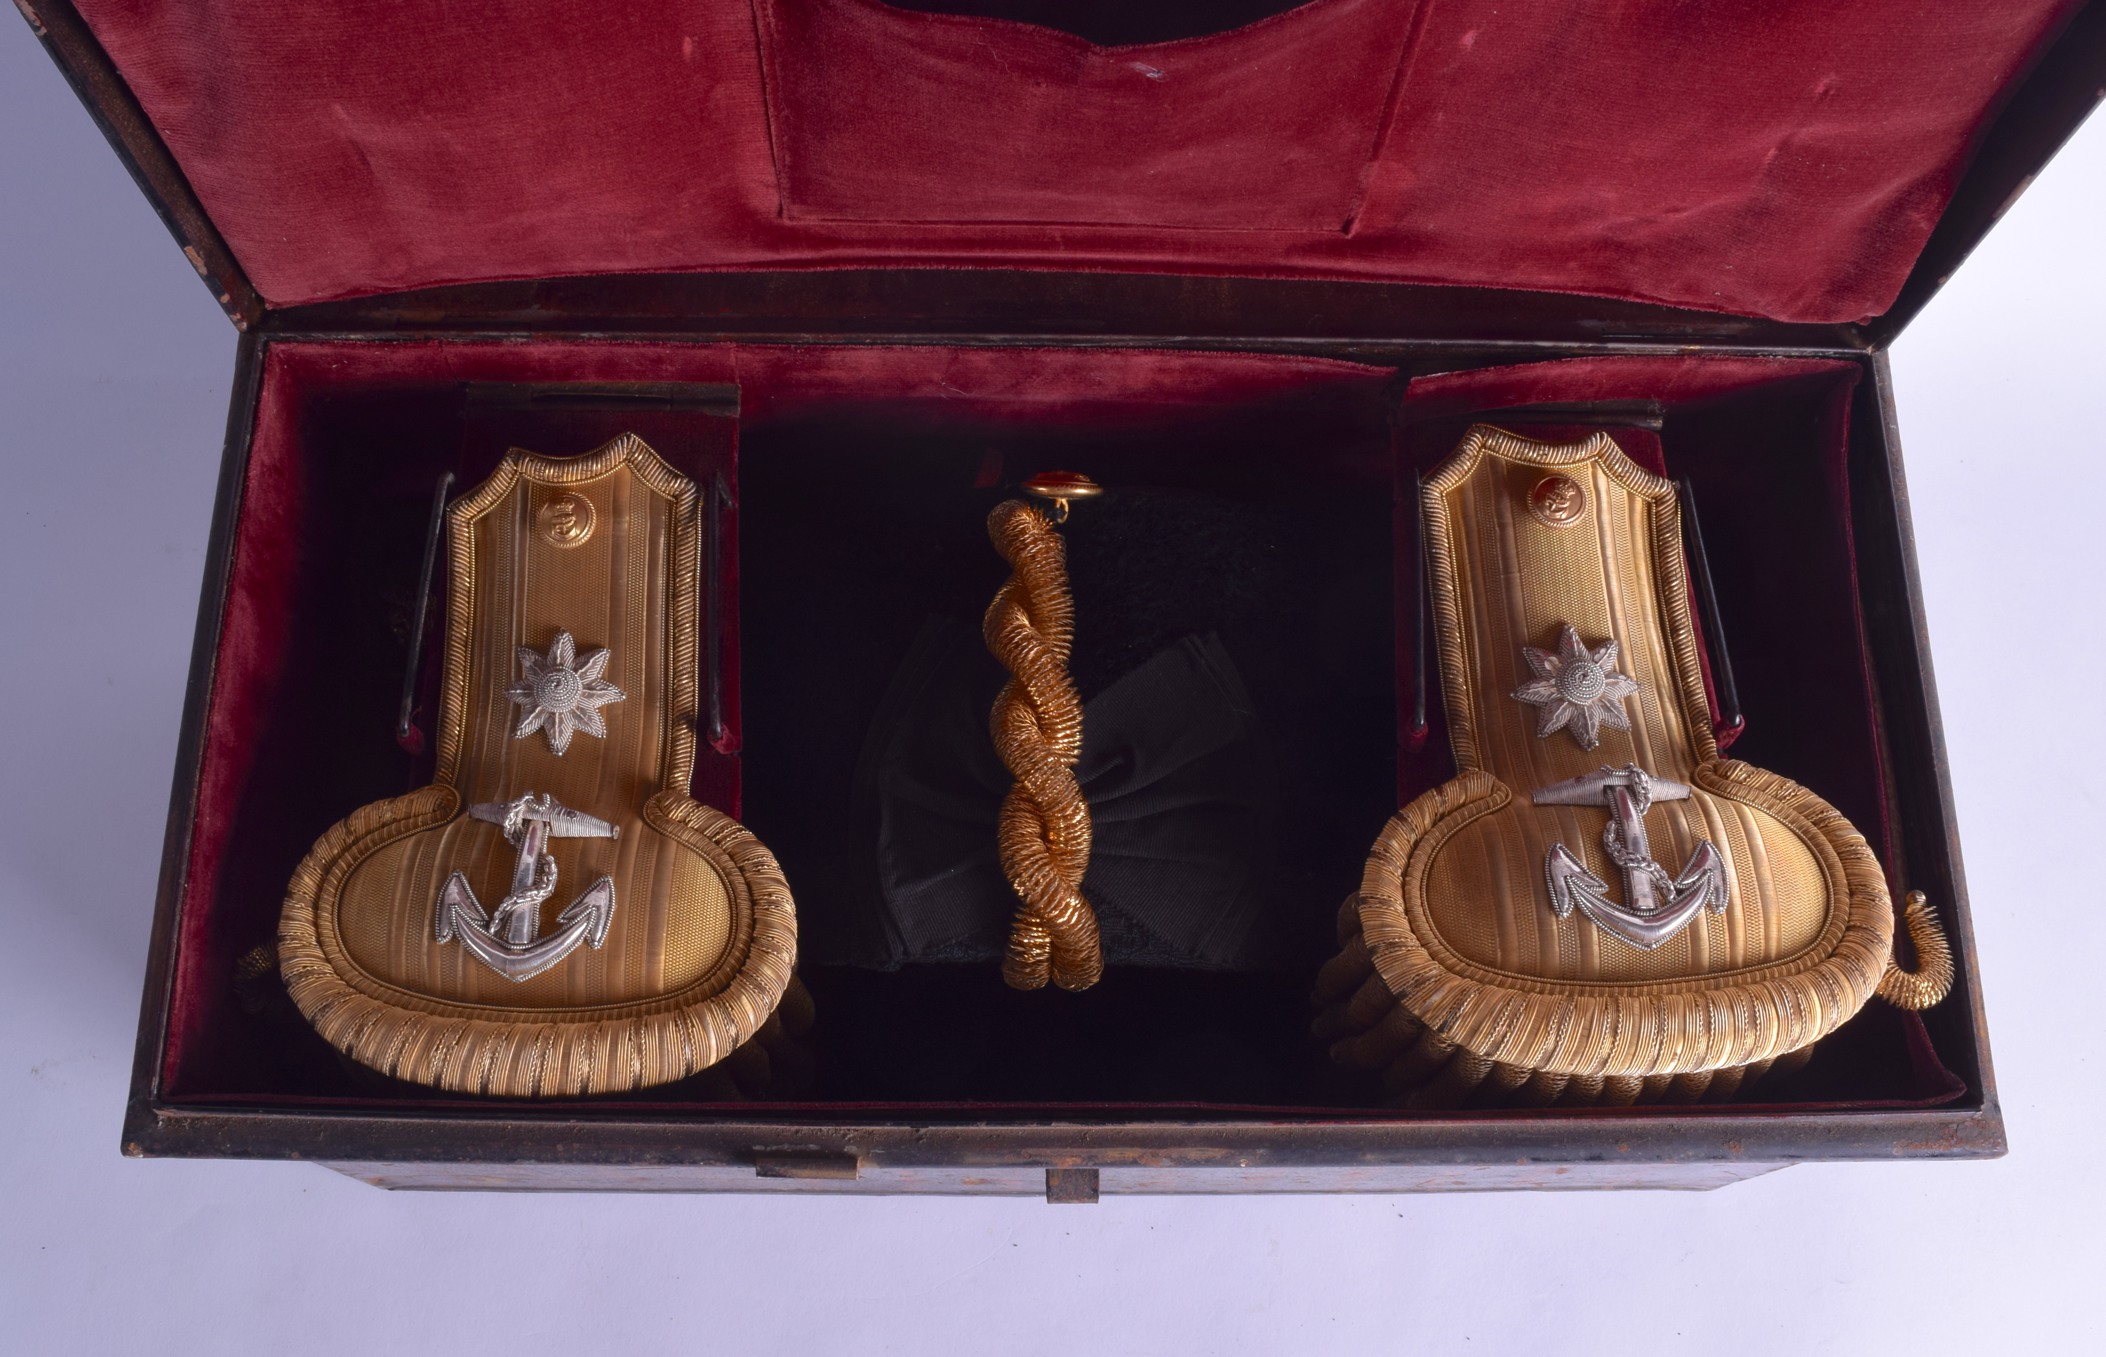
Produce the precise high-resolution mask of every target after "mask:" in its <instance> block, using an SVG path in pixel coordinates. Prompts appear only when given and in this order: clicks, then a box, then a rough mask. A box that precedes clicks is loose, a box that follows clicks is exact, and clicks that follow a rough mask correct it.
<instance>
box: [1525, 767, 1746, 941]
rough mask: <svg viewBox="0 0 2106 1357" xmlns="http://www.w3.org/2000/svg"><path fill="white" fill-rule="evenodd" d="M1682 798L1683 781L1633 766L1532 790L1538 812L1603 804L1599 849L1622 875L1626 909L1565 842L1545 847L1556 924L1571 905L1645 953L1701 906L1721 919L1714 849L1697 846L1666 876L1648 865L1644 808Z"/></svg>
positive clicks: (1722, 868)
mask: <svg viewBox="0 0 2106 1357" xmlns="http://www.w3.org/2000/svg"><path fill="white" fill-rule="evenodd" d="M1688 796H1689V786H1688V784H1687V783H1682V782H1676V781H1673V780H1672V779H1670V778H1664V777H1654V776H1653V775H1652V774H1650V773H1648V772H1646V771H1645V770H1644V769H1643V768H1640V767H1639V766H1638V765H1637V764H1635V763H1627V764H1625V765H1624V766H1623V767H1621V768H1604V769H1602V770H1601V771H1599V772H1594V773H1583V774H1581V775H1580V776H1578V777H1575V778H1567V779H1566V780H1565V781H1563V782H1559V783H1555V784H1553V785H1551V786H1548V787H1545V788H1543V789H1542V790H1541V791H1538V792H1537V793H1536V794H1535V796H1534V797H1533V798H1532V799H1533V800H1534V801H1535V803H1536V804H1537V805H1539V806H1586V805H1604V806H1606V807H1607V808H1608V811H1609V824H1608V827H1607V828H1606V829H1604V830H1603V831H1602V834H1601V844H1602V847H1603V848H1604V849H1606V850H1607V851H1608V854H1609V860H1610V861H1611V862H1613V863H1615V864H1616V865H1617V866H1618V867H1621V868H1622V869H1623V893H1624V899H1625V901H1626V903H1624V904H1621V905H1619V904H1617V903H1616V902H1615V901H1613V900H1611V899H1609V893H1608V892H1609V883H1608V882H1606V881H1603V880H1602V879H1601V878H1600V877H1598V876H1596V875H1595V874H1594V873H1592V872H1590V871H1588V870H1587V867H1586V864H1585V863H1582V862H1581V861H1580V860H1579V858H1578V857H1577V856H1576V855H1574V853H1573V852H1572V850H1571V849H1569V848H1567V847H1566V846H1565V845H1564V844H1562V843H1554V844H1552V845H1551V846H1550V851H1549V852H1548V853H1547V854H1545V855H1544V858H1543V875H1544V877H1545V879H1546V880H1547V881H1548V882H1549V885H1550V908H1551V909H1552V911H1553V912H1555V913H1556V914H1557V916H1558V917H1559V918H1560V919H1563V918H1566V917H1569V916H1570V915H1571V913H1572V907H1573V906H1574V905H1578V906H1579V907H1580V909H1582V910H1584V911H1585V912H1586V915H1587V917H1588V918H1590V919H1592V920H1593V921H1594V922H1595V924H1596V925H1598V926H1599V927H1601V928H1604V929H1606V930H1607V931H1609V932H1611V933H1614V934H1615V935H1616V936H1617V937H1619V938H1622V939H1623V940H1624V941H1625V942H1628V943H1629V944H1631V945H1632V946H1633V947H1640V948H1643V949H1645V950H1646V951H1648V952H1650V951H1651V950H1653V949H1654V948H1655V947H1658V946H1659V945H1660V944H1662V943H1664V942H1666V941H1667V940H1668V939H1669V938H1672V937H1673V936H1674V935H1675V934H1677V933H1679V932H1681V931H1682V929H1683V927H1684V926H1686V925H1687V924H1688V923H1689V921H1690V920H1691V919H1694V918H1695V917H1696V915H1697V911H1698V910H1700V909H1703V908H1704V907H1705V906H1707V905H1708V906H1710V908H1711V912H1712V913H1713V914H1719V913H1723V912H1724V910H1725V908H1726V900H1727V895H1726V864H1725V860H1724V859H1722V858H1721V857H1720V856H1719V853H1718V849H1717V847H1716V846H1715V845H1713V844H1712V843H1711V842H1710V841H1709V840H1705V841H1704V842H1702V843H1699V844H1698V845H1697V846H1696V851H1695V852H1693V853H1691V854H1690V855H1689V861H1688V862H1686V863H1684V864H1683V865H1682V873H1681V875H1679V876H1673V877H1670V876H1669V875H1668V874H1667V869H1666V868H1664V867H1662V866H1661V865H1660V864H1659V863H1657V862H1655V861H1653V850H1652V845H1651V844H1649V843H1648V842H1647V841H1646V837H1645V812H1646V810H1647V808H1648V807H1650V806H1651V805H1652V804H1653V802H1655V801H1681V800H1685V799H1687V798H1688Z"/></svg>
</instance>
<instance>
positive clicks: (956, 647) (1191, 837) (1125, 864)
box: [842, 618, 1281, 970]
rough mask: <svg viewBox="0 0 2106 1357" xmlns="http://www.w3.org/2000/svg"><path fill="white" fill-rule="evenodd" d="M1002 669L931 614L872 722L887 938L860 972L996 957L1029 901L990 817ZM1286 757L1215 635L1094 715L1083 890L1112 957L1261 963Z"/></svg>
mask: <svg viewBox="0 0 2106 1357" xmlns="http://www.w3.org/2000/svg"><path fill="white" fill-rule="evenodd" d="M1003 678H1004V675H1003V673H1002V671H1001V669H1000V667H999V666H998V665H996V664H994V663H993V661H992V660H991V659H990V658H989V657H988V655H987V652H986V650H985V648H984V647H983V646H982V644H981V640H980V636H979V634H978V632H976V631H974V630H973V629H972V628H971V627H969V626H967V625H965V624H964V623H962V622H959V621H956V620H953V619H949V618H937V619H931V620H930V621H929V622H928V623H927V624H926V625H925V626H924V627H923V629H922V631H921V633H920V635H919V636H918V637H917V638H916V640H915V643H914V645H913V647H912V649H911V650H910V651H909V653H908V655H907V657H906V659H905V660H904V661H903V662H902V664H901V665H900V667H899V670H898V672H897V674H896V675H895V677H894V679H893V681H892V684H891V686H890V688H889V689H888V690H887V692H886V695H885V698H884V701H883V703H882V705H881V706H880V708H879V711H878V713H877V716H876V719H875V720H874V721H873V723H872V729H871V734H870V739H869V741H868V743H867V744H866V746H865V749H864V752H863V757H862V762H861V765H860V766H859V768H858V772H857V778H856V798H857V807H856V810H857V819H858V821H859V822H861V823H863V824H865V825H867V826H868V827H869V829H870V830H871V833H872V836H873V841H874V842H875V844H876V854H877V857H876V868H877V871H876V875H877V883H878V892H879V897H880V901H881V909H882V914H883V922H884V930H883V938H882V940H880V937H879V935H878V934H877V933H875V932H870V933H865V935H864V943H863V947H864V948H865V950H866V951H868V952H870V953H872V954H870V955H864V956H859V957H855V958H842V959H844V960H851V959H852V960H853V961H855V962H856V963H858V964H862V965H877V966H888V967H889V966H898V965H902V964H905V963H908V962H916V961H992V960H994V959H995V958H997V957H999V956H1000V955H1001V952H1002V949H1003V947H1004V945H1005V943H1006V941H1007V939H1008V936H1009V926H1010V920H1011V919H1012V917H1013V916H1014V913H1015V906H1016V896H1015V894H1014V893H1013V892H1012V891H1011V890H1010V887H1009V882H1008V880H1007V878H1006V877H1004V876H1003V874H1002V868H1001V863H1000V861H999V859H998V857H997V853H996V847H995V819H996V814H997V811H998V810H999V808H1000V806H1001V803H1002V798H1003V796H1004V795H1005V794H1006V792H1007V791H1008V788H1009V784H1010V778H1009V773H1008V770H1007V769H1005V768H1004V767H1003V766H1002V764H1001V762H1000V761H999V760H998V759H997V758H996V757H995V754H994V748H993V745H992V743H991V742H990V740H989V737H988V732H987V713H988V709H989V707H990V706H991V705H992V703H993V700H994V697H995V694H996V692H997V690H998V689H999V688H1000V686H1001V684H1002V681H1003ZM1276 764H1277V759H1276V757H1275V751H1274V750H1273V748H1272V746H1271V743H1270V737H1269V736H1268V735H1267V733H1266V731H1265V730H1264V728H1263V727H1262V726H1261V725H1260V723H1259V721H1258V718H1257V715H1256V711H1255V708H1254V704H1253V703H1252V701H1251V698H1250V695H1249V693H1248V692H1246V691H1245V688H1244V685H1243V681H1242V679H1241V677H1240V676H1239V675H1238V674H1237V672H1236V666H1235V663H1234V661H1232V660H1231V659H1230V657H1229V654H1228V651H1227V650H1226V649H1225V648H1224V647H1223V645H1222V643H1221V641H1220V639H1219V637H1218V636H1216V635H1214V634H1212V633H1209V634H1207V635H1205V636H1187V637H1184V638H1182V639H1180V640H1178V641H1177V642H1175V643H1174V644H1172V645H1170V646H1168V647H1166V648H1164V649H1162V650H1160V651H1158V652H1156V653H1155V654H1154V655H1153V656H1151V657H1150V658H1148V659H1147V660H1146V661H1144V662H1143V663H1141V664H1140V665H1139V666H1138V667H1136V668H1134V669H1132V670H1130V671H1128V672H1127V673H1125V674H1124V675H1122V676H1120V677H1118V678H1116V679H1114V680H1113V681H1111V682H1110V683H1108V684H1106V685H1105V686H1104V687H1102V688H1101V689H1100V690H1099V691H1098V692H1097V693H1096V695H1095V696H1094V697H1092V698H1090V699H1089V701H1088V702H1087V703H1086V705H1085V707H1084V721H1083V746H1082V757H1081V760H1080V762H1079V763H1078V764H1077V765H1076V770H1075V771H1076V776H1077V780H1078V781H1079V782H1080V783H1081V786H1082V791H1083V795H1084V797H1085V798H1086V799H1087V800H1088V802H1089V805H1090V812H1091V815H1092V818H1093V823H1094V826H1095V833H1094V849H1093V852H1092V856H1091V859H1090V868H1089V874H1088V876H1087V877H1086V878H1085V879H1084V881H1083V894H1084V895H1085V896H1087V897H1088V898H1089V900H1090V903H1091V904H1092V905H1093V906H1094V908H1095V909H1096V911H1097V919H1098V925H1099V928H1100V930H1101V932H1102V935H1103V940H1104V951H1105V960H1106V962H1107V964H1109V965H1112V966H1119V965H1145V966H1167V967H1192V968H1202V969H1222V970H1240V969H1251V968H1257V967H1262V966H1263V965H1264V964H1265V954H1266V953H1267V951H1268V950H1269V949H1268V939H1267V937H1266V929H1265V927H1264V926H1263V914H1264V910H1263V909H1262V906H1263V904H1264V901H1265V896H1266V893H1267V891H1268V889H1269V888H1270V886H1271V882H1272V876H1273V866H1274V862H1275V858H1276V854H1277V852H1278V847H1279V842H1278V841H1279V825H1280V810H1281V808H1280V794H1279V779H1278V777H1277V770H1276Z"/></svg>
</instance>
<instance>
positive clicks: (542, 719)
mask: <svg viewBox="0 0 2106 1357" xmlns="http://www.w3.org/2000/svg"><path fill="white" fill-rule="evenodd" d="M518 654H519V670H520V674H519V681H518V682H517V683H514V684H513V685H512V686H511V687H509V688H507V689H505V696H506V697H509V698H511V699H512V700H513V701H514V702H517V703H518V704H519V705H520V706H522V707H525V708H526V709H527V712H526V715H525V716H522V717H520V718H519V728H518V729H517V730H514V731H513V732H512V738H513V739H515V740H523V739H525V738H526V737H527V736H529V735H532V734H533V733H534V732H535V731H537V730H545V731H547V732H548V747H549V748H550V749H551V750H553V751H554V752H555V753H556V755H557V757H559V758H560V757H561V756H562V754H563V751H564V750H566V749H568V748H570V736H571V732H572V731H574V730H582V731H584V732H585V733H586V734H587V735H592V736H596V737H598V738H600V739H603V740H604V739H605V738H607V722H606V721H605V719H603V718H602V717H601V716H600V708H601V707H604V706H606V705H607V704H608V703H610V702H619V701H621V700H622V699H623V698H625V697H627V696H628V694H627V693H625V692H623V691H622V690H621V689H619V688H617V687H615V686H614V685H613V684H611V683H609V682H607V680H605V679H603V678H601V677H600V675H601V674H604V673H606V672H607V652H606V651H605V650H595V651H592V652H591V653H589V654H588V655H586V656H585V658H583V659H579V658H578V647H577V643H576V642H574V641H572V640H571V639H570V633H569V632H567V631H559V632H557V633H556V643H555V644H554V645H552V646H550V647H549V648H548V654H547V655H543V654H542V653H541V652H540V651H538V650H535V649H533V648H531V647H529V646H520V647H519V648H518Z"/></svg>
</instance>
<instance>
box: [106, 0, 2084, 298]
mask: <svg viewBox="0 0 2106 1357" xmlns="http://www.w3.org/2000/svg"><path fill="white" fill-rule="evenodd" d="M2073 7H2074V0H2013V3H2008V4H1996V5H1991V4H1968V5H1926V4H1923V3H1920V0H1861V2H1860V3H1857V4H1851V5H1836V4H1832V3H1824V2H1823V0H1772V3H1767V4H1759V5H1730V4H1714V5H1687V4H1684V5H1671V4H1664V3H1656V4H1631V3H1624V2H1623V0H1583V2H1582V3H1578V4H1575V5H1571V6H1562V7H1558V8H1557V9H1555V10H1544V9H1542V8H1539V7H1530V6H1525V5H1513V4H1505V5H1501V4H1498V3H1496V0H1314V3H1311V4H1308V5H1304V6H1302V7H1301V8H1299V9H1295V10H1291V11H1289V12H1286V13H1284V14H1280V15H1277V16H1275V17H1273V18H1270V19H1265V20H1261V21H1260V22H1258V23H1255V24H1252V25H1249V26H1248V27H1246V28H1243V29H1240V30H1236V31H1233V32H1229V33H1224V34H1216V35H1212V36H1207V37H1200V38H1192V39H1187V40H1183V41H1179V42H1170V43H1155V44H1148V45H1144V46H1134V47H1115V48H1106V47H1094V46H1091V45H1090V44H1088V43H1085V42H1082V41H1080V40H1079V39H1075V38H1072V37H1069V36H1067V35H1064V34H1060V33H1056V32H1054V31H1052V30H1049V29H1044V28H1037V27H1033V26H1029V25H1023V24H1016V23H1010V22H1005V21H1001V20H994V19H981V18H964V17H957V16H948V15H930V14H922V13H909V12H906V11H901V10H895V9H892V8H890V7H888V6H885V5H882V4H880V3H877V0H750V3H747V2H743V0H637V2H636V3H633V4H629V5H625V6H623V7H622V8H621V11H620V12H619V14H611V13H609V12H606V11H602V10H598V9H592V8H579V7H569V6H551V5H546V4H537V3H531V0H498V2H497V3H491V4H483V5H470V6H460V5H456V6H443V7H442V6H423V7H403V6H399V5H392V4H386V5H384V4H380V3H377V0H343V3H338V4H333V5H328V6H320V7H314V6H306V7H301V6H287V5H283V4H275V3H269V2H268V0H82V2H81V4H80V6H79V8H80V10H81V12H82V14H83V16H84V17H85V19H86V20H87V22H88V23H89V25H90V26H91V28H92V29H93V31H94V33H95V36H96V37H97V39H98V40H99V41H100V42H101V43H102V45H103V46H104V48H105V49H106V50H107V51H108V52H109V54H110V56H111V57H112V59H113V60H114V62H115V63H116V65H117V67H118V69H119V70H120V71H121V72H122V74H123V76H124V79H125V80H126V81H127V82H128V83H129V85H130V87H131V89H132V91H133V93H134V94H135V95H136V96H137V98H138V100H139V102H140V104H141V106H142V107H143V108H144V110H145V112H146V114H147V116H148V117H149V118H150V119H151V120H152V121H153V123H154V125H155V127H156V128H157V129H158V130H159V132H160V133H161V135H162V137H163V139H164V140H165V141H166V143H167V144H168V146H169V148H170V149H171V150H172V152H173V153H174V155H175V157H176V160H177V161H178V163H179V165H180V167H181V169H182V171H183V173H184V175H185V176H186V178H187V179H188V182H189V183H190V185H191V186H192V187H193V188H194V189H195V191H196V193H197V195H198V198H199V200H200V201H201V203H202V204H203V206H204V208H205V210H206V212H207V213H208V214H209V215H210V216H211V218H212V220H213V222H214V223H215V224H216V225H217V226H218V227H219V229H220V231H221V232H222V234H223V235H224V237H225V239H226V241H227V244H228V245H229V247H230V248H231V250H232V252H233V254H234V255H235V257H236V258H237V259H238V260H239V262H240V264H241V265H242V267H243V269H244V270H245V271H246V272H247V274H248V275H249V277H250V279H251V280H252V281H253V283H254V284H255V286H256V287H257V289H258V290H259V291H260V292H261V293H262V295H263V296H264V298H265V299H266V300H267V301H268V302H269V303H270V304H271V305H274V306H286V305H292V304H297V303H303V302H314V301H321V300H327V299H332V298H342V297H353V296H363V295H368V294H372V293H376V292H385V291H390V290H396V289H404V288H415V287H423V286H432V285H438V284H445V283H457V282H470V281H483V280H494V279H514V278H541V277H557V276H575V275H585V274H596V273H629V272H658V271H678V270H726V269H730V270H764V269H788V268H799V269H802V268H828V267H833V268H846V267H873V266H897V267H944V268H960V267H1010V268H1039V269H1062V270H1074V269H1095V270H1106V271H1140V272H1170V273H1191V274H1204V275H1216V276H1271V277H1283V278H1334V279H1360V280H1370V281H1389V282H1415V283H1433V284H1456V285H1465V286H1482V287H1498V288H1525V289H1534V290H1540V291H1548V292H1570V293H1584V294H1589V295H1596V296H1603V297H1612V298H1620V299H1627V300H1637V301H1646V302H1658V303H1665V304H1669V305H1675V306H1682V307H1689V308H1696V309H1701V310H1707V311H1721V312H1732V313H1740V314H1748V315H1757V316H1767V317H1772V318H1775V319H1780V320H1788V321H1810V322H1844V321H1855V320H1862V319H1866V318H1869V317H1872V316H1875V315H1878V314H1879V313H1881V312H1883V311H1884V310H1885V309H1886V308H1887V307H1888V306H1889V305H1890V304H1891V303H1892V302H1893V300H1894V298H1895V296H1896V294H1897V292H1898V290H1899V289H1900V287H1901V284H1902V282H1903V280H1904V278H1905V277H1906V275H1907V274H1908V272H1909V269H1910V267H1911V266H1912V264H1913V263H1914V262H1915V260H1916V258H1917V256H1918V254H1919V253H1920V252H1921V250H1922V248H1923V246H1924V243H1925V241H1926V240H1927V239H1928V238H1929V235H1930V232H1931V229H1932V227H1933V225H1934V224H1935V223H1936V221H1937V219H1938V217H1939V215H1940V213H1941V212H1942V211H1943V209H1944V207H1945V206H1946V204H1947V203H1948V202H1949V200H1950V198H1951V196H1952V193H1953V190H1954V187H1955V185H1956V183H1957V182H1958V179H1959V176H1960V174H1961V172H1962V170H1963V169H1964V168H1965V166H1966V164H1967V163H1968V161H1969V159H1970V157H1971V155H1972V154H1973V150H1974V147H1975V145H1976V143H1977V140H1978V139H1979V137H1980V135H1981V133H1982V131H1983V129H1984V128H1985V127H1986V126H1987V124H1988V123H1989V121H1990V120H1991V119H1992V118H1993V117H1994V116H1995V114H1996V113H1997V111H1998V110H1999V108H2000V107H2001V105H2002V100H2003V99H2004V97H2005V96H2006V94H2007V93H2008V91H2010V90H2011V89H2012V88H2013V87H2014V86H2015V85H2016V84H2017V83H2018V82H2019V80H2020V78H2021V76H2022V75H2023V74H2024V73H2025V72H2026V71H2027V70H2028V69H2029V68H2030V67H2031V65H2032V63H2033V61H2034V59H2035V58H2036V56H2037V55H2038V54H2039V53H2040V52H2041V51H2042V50H2043V49H2044V47H2045V45H2046V43H2047V42H2048V41H2049V40H2050V39H2051V38H2052V37H2053V36H2054V34H2055V33H2056V32H2058V31H2059V29H2060V27H2061V25H2062V23H2063V21H2064V20H2065V19H2066V18H2067V17H2068V15H2069V14H2070V13H2072V12H2073Z"/></svg>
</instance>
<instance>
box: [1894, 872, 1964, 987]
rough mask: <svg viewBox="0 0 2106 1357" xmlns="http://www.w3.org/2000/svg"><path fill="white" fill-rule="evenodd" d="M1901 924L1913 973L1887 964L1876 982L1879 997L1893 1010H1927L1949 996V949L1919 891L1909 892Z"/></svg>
mask: <svg viewBox="0 0 2106 1357" xmlns="http://www.w3.org/2000/svg"><path fill="white" fill-rule="evenodd" d="M1901 922H1902V924H1903V925H1904V926H1905V927H1907V929H1908V930H1909V941H1910V943H1912V944H1914V946H1915V948H1916V969H1915V970H1913V971H1905V970H1903V969H1901V966H1900V964H1899V963H1897V962H1894V961H1888V962H1887V973H1886V974H1885V975H1883V976H1881V977H1880V978H1879V997H1880V998H1882V999H1884V1000H1886V1001H1887V1002H1888V1003H1890V1004H1892V1005H1894V1007H1896V1008H1907V1009H1924V1008H1929V1007H1931V1006H1932V1005H1933V1004H1937V1003H1940V1002H1942V1001H1943V1000H1944V998H1945V996H1946V995H1948V994H1950V993H1952V974H1953V972H1952V946H1951V945H1950V944H1949V943H1947V942H1946V941H1945V930H1944V929H1943V928H1941V927H1939V925H1938V912H1937V911H1936V910H1934V909H1932V908H1931V903H1930V897H1929V896H1927V895H1925V894H1924V893H1923V892H1922V891H1910V892H1909V894H1908V903H1907V905H1906V906H1905V907H1904V908H1903V910H1902V914H1901Z"/></svg>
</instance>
